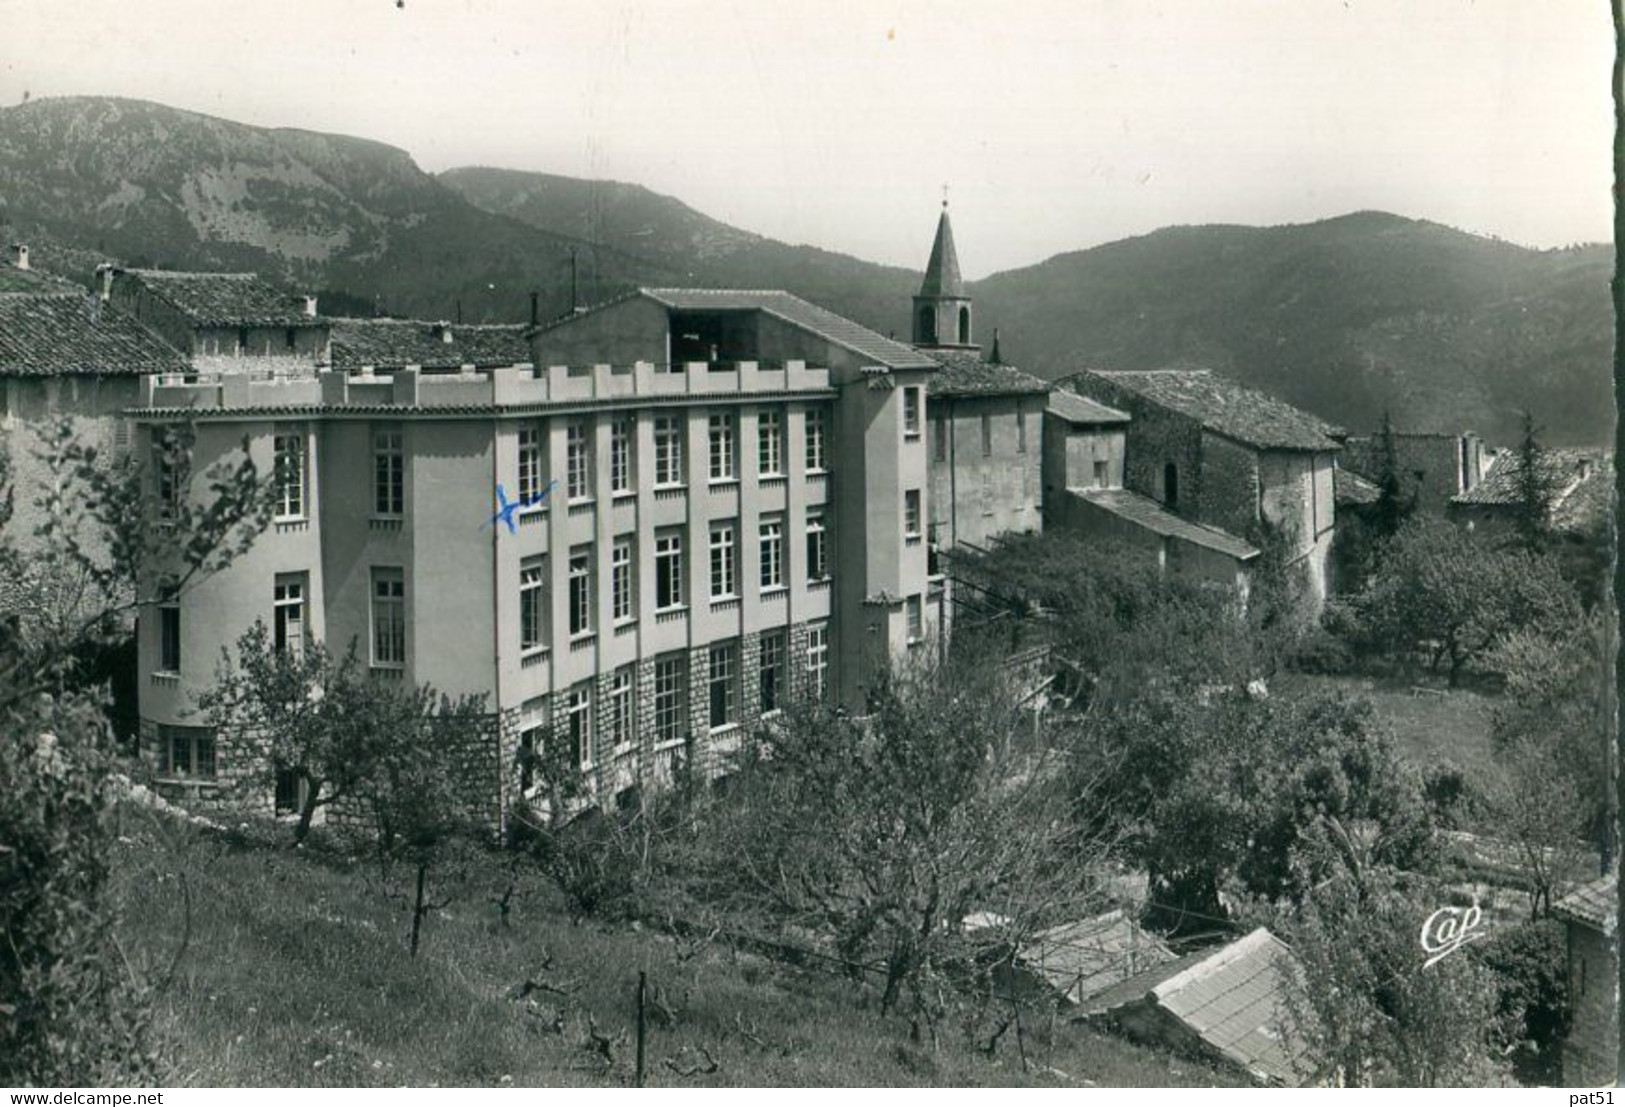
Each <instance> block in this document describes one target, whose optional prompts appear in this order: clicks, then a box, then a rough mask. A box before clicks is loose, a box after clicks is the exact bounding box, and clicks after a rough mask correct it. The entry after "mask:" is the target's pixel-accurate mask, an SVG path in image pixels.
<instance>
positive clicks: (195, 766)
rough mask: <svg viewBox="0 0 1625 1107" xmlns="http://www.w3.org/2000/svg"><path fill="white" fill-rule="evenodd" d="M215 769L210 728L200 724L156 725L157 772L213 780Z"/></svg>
mask: <svg viewBox="0 0 1625 1107" xmlns="http://www.w3.org/2000/svg"><path fill="white" fill-rule="evenodd" d="M216 771H217V765H216V763H215V750H214V731H213V730H211V729H209V728H208V727H202V726H160V727H159V728H158V773H159V775H160V776H184V777H199V778H202V779H207V780H212V779H213V778H214V776H215V774H216Z"/></svg>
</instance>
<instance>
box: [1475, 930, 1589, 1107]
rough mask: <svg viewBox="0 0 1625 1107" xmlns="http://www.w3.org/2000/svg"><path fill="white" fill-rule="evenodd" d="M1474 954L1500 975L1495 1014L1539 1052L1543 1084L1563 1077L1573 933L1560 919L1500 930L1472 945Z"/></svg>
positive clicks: (1537, 1059) (1538, 1070)
mask: <svg viewBox="0 0 1625 1107" xmlns="http://www.w3.org/2000/svg"><path fill="white" fill-rule="evenodd" d="M1468 951H1469V952H1470V954H1471V956H1473V957H1474V958H1475V959H1477V960H1478V961H1479V962H1480V963H1482V964H1483V965H1485V966H1486V967H1487V968H1489V970H1490V971H1491V972H1493V973H1494V974H1495V980H1496V984H1497V988H1498V997H1497V1001H1496V1012H1497V1015H1498V1017H1499V1018H1500V1019H1501V1020H1502V1022H1503V1024H1504V1025H1506V1026H1508V1027H1510V1028H1512V1029H1513V1030H1514V1032H1515V1033H1517V1034H1518V1035H1519V1036H1520V1037H1521V1038H1522V1039H1523V1040H1524V1041H1525V1042H1527V1043H1528V1044H1529V1045H1530V1046H1532V1047H1533V1049H1534V1052H1535V1071H1534V1072H1533V1073H1531V1074H1530V1075H1531V1076H1533V1077H1535V1078H1537V1079H1540V1080H1541V1081H1542V1082H1543V1083H1555V1082H1557V1081H1556V1078H1557V1077H1558V1076H1559V1075H1560V1068H1561V1052H1562V1046H1563V1039H1564V1037H1565V1036H1566V1035H1567V1033H1568V1021H1569V1015H1568V986H1569V982H1568V972H1569V963H1568V937H1567V935H1566V933H1565V931H1564V927H1563V924H1562V923H1560V922H1558V921H1556V920H1555V919H1543V920H1541V921H1539V922H1529V923H1523V924H1521V925H1518V926H1512V927H1503V928H1498V929H1496V930H1495V931H1493V932H1492V933H1491V934H1490V936H1489V938H1487V939H1486V940H1484V941H1482V942H1475V943H1473V944H1472V945H1471V946H1469V947H1468Z"/></svg>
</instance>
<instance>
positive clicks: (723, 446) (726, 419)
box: [710, 414, 735, 481]
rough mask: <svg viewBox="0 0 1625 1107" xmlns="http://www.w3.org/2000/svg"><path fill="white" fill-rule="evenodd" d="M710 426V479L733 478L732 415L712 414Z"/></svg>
mask: <svg viewBox="0 0 1625 1107" xmlns="http://www.w3.org/2000/svg"><path fill="white" fill-rule="evenodd" d="M710 428H711V479H712V480H713V481H723V480H733V479H734V476H735V472H734V417H733V416H732V415H728V414H723V415H713V416H711V421H710Z"/></svg>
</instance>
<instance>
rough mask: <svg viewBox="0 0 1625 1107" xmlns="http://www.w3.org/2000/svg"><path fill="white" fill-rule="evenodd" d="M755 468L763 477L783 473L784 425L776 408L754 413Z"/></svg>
mask: <svg viewBox="0 0 1625 1107" xmlns="http://www.w3.org/2000/svg"><path fill="white" fill-rule="evenodd" d="M756 470H757V472H758V473H759V474H761V475H762V476H764V477H777V476H782V475H783V474H784V427H783V426H782V425H781V424H780V422H779V413H778V412H777V411H776V410H771V409H766V408H764V409H763V410H762V411H759V412H757V414H756Z"/></svg>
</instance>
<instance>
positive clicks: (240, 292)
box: [97, 265, 329, 375]
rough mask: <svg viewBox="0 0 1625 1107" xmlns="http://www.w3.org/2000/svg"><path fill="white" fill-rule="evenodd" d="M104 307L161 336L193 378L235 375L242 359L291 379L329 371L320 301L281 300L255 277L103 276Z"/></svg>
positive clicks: (133, 272)
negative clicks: (318, 310) (324, 369)
mask: <svg viewBox="0 0 1625 1107" xmlns="http://www.w3.org/2000/svg"><path fill="white" fill-rule="evenodd" d="M97 279H98V281H99V282H100V291H101V296H102V299H104V300H106V301H108V302H110V303H112V304H115V305H117V306H118V308H119V309H120V310H122V311H124V312H125V313H126V314H128V315H131V316H134V317H135V318H136V319H138V320H139V321H141V322H142V323H144V324H146V325H147V326H148V327H150V328H151V329H153V330H154V331H157V332H158V333H159V334H160V335H162V336H163V337H164V339H165V340H166V341H167V342H169V344H170V345H172V346H174V347H175V348H176V349H178V350H180V351H181V352H182V353H184V354H185V355H186V356H187V358H188V359H189V360H190V362H191V366H192V368H193V370H195V371H199V372H232V371H237V370H240V369H241V368H242V366H241V365H240V364H239V359H243V358H250V359H253V361H254V363H255V367H256V368H258V369H262V370H268V371H271V372H281V373H285V374H294V375H297V374H304V375H309V374H311V373H313V372H314V371H315V369H316V367H317V366H319V365H326V364H327V363H328V356H329V355H328V341H329V324H328V322H327V320H326V319H323V318H322V317H321V316H319V315H318V314H316V298H315V297H314V296H296V295H292V294H289V293H285V292H282V291H281V290H279V289H277V288H275V287H274V286H272V285H270V284H269V283H267V282H266V281H264V280H261V279H260V278H259V277H258V276H257V275H255V274H253V273H186V272H175V271H171V270H167V269H120V268H118V267H116V266H112V265H104V266H102V267H101V268H100V269H98V270H97Z"/></svg>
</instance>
